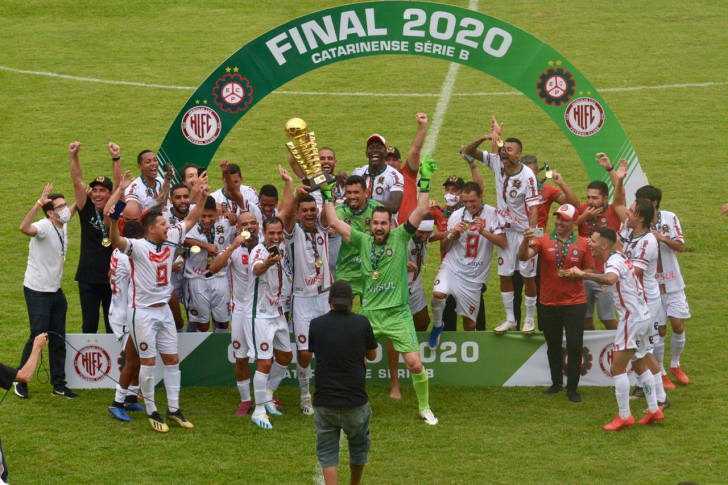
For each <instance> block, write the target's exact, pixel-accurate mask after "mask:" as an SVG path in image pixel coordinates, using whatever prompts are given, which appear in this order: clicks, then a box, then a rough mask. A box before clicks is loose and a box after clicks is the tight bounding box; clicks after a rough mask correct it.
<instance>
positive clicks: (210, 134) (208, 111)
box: [182, 106, 222, 145]
mask: <svg viewBox="0 0 728 485" xmlns="http://www.w3.org/2000/svg"><path fill="white" fill-rule="evenodd" d="M221 128H222V123H221V122H220V116H218V114H217V113H215V110H213V109H212V108H208V107H207V106H195V107H193V108H191V109H190V110H189V111H187V113H185V115H184V116H183V117H182V133H184V135H185V138H187V140H188V141H189V142H190V143H193V144H195V145H209V144H210V143H212V142H213V141H215V140H217V137H218V136H220V130H221Z"/></svg>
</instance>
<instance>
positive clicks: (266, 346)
mask: <svg viewBox="0 0 728 485" xmlns="http://www.w3.org/2000/svg"><path fill="white" fill-rule="evenodd" d="M269 348H270V345H268V342H263V343H261V344H260V350H262V351H263V352H266V351H267V350H268V349H269Z"/></svg>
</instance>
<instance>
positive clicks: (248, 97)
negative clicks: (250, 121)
mask: <svg viewBox="0 0 728 485" xmlns="http://www.w3.org/2000/svg"><path fill="white" fill-rule="evenodd" d="M227 69H230V68H227ZM235 69H237V67H236V68H235ZM212 96H213V100H214V101H215V104H216V105H218V106H219V107H220V109H221V110H223V111H224V112H226V113H233V114H234V113H240V112H241V111H245V110H246V109H248V105H250V103H251V102H252V101H253V87H252V86H251V85H250V81H248V78H245V77H243V76H241V75H240V74H238V73H237V72H235V73H234V74H231V73H227V74H225V75H224V76H223V77H221V78H220V79H218V80H217V81H215V87H214V88H212Z"/></svg>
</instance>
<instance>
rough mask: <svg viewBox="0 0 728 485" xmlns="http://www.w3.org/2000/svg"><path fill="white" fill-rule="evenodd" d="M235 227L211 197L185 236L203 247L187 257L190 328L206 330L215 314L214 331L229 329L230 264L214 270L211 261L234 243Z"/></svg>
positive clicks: (186, 242) (187, 240)
mask: <svg viewBox="0 0 728 485" xmlns="http://www.w3.org/2000/svg"><path fill="white" fill-rule="evenodd" d="M234 231H235V227H234V226H231V225H230V222H229V221H228V220H227V219H226V218H225V217H220V218H218V215H217V204H216V203H215V199H214V198H212V196H210V197H208V198H207V200H205V201H204V208H203V209H202V214H201V215H200V221H199V222H198V223H197V224H196V225H195V227H193V228H192V229H191V230H190V231H189V232H188V233H187V236H186V240H185V245H187V246H191V245H194V246H199V247H200V251H199V252H197V253H191V254H190V255H189V257H188V258H187V261H185V269H184V278H185V281H186V283H187V289H186V295H187V300H186V301H187V304H186V305H185V306H186V308H187V312H188V317H187V318H188V320H187V331H188V332H207V331H208V330H209V329H210V316H211V315H212V321H213V324H214V331H215V332H216V333H227V329H228V324H229V321H230V283H229V280H228V278H227V268H221V269H220V270H219V271H218V272H217V273H216V274H213V273H212V272H211V271H210V263H212V261H213V260H214V259H215V257H216V256H217V255H218V254H219V253H220V252H221V251H222V249H223V248H226V247H227V246H229V245H230V244H231V243H232V241H233V239H234Z"/></svg>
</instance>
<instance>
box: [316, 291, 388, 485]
mask: <svg viewBox="0 0 728 485" xmlns="http://www.w3.org/2000/svg"><path fill="white" fill-rule="evenodd" d="M353 302H354V295H353V293H352V290H351V286H350V285H349V283H347V282H346V281H344V280H339V281H337V282H335V283H334V284H333V285H332V286H331V289H330V290H329V306H330V307H331V311H330V312H329V313H327V314H325V315H322V316H320V317H318V318H314V319H313V320H311V327H310V329H309V333H308V351H309V352H313V353H315V354H316V393H315V394H314V396H313V407H314V425H315V427H316V455H317V456H318V459H319V462H320V463H321V468H322V469H323V473H324V480H325V481H326V483H327V485H328V484H332V483H338V476H339V471H338V466H339V436H340V433H341V430H344V433H346V437H347V439H348V440H349V468H350V470H351V483H352V484H359V483H361V477H362V474H363V473H364V465H366V463H367V461H368V454H369V448H370V446H371V439H370V436H369V420H370V419H371V416H372V410H371V408H370V407H369V398H368V397H367V393H366V389H365V382H366V364H365V362H366V361H365V359H368V360H373V359H374V358H375V357H376V354H377V341H376V339H375V338H374V332H373V331H372V327H371V325H370V324H369V320H368V319H367V318H366V317H365V316H363V315H357V314H353V313H351V306H352V304H353Z"/></svg>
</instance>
